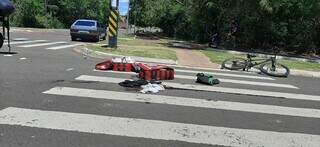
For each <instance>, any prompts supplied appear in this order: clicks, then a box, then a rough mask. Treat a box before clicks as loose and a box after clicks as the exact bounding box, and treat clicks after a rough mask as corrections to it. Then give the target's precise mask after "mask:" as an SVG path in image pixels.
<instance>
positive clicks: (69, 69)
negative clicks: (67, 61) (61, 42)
mask: <svg viewBox="0 0 320 147" xmlns="http://www.w3.org/2000/svg"><path fill="white" fill-rule="evenodd" d="M73 70H74V68H68V69H66V71H73Z"/></svg>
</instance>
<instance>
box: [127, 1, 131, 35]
mask: <svg viewBox="0 0 320 147" xmlns="http://www.w3.org/2000/svg"><path fill="white" fill-rule="evenodd" d="M129 19H130V0H129V3H128V12H127V34H129V33H130V32H131V26H130V24H129V22H130V21H129Z"/></svg>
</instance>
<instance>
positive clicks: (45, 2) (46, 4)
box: [44, 0, 48, 28]
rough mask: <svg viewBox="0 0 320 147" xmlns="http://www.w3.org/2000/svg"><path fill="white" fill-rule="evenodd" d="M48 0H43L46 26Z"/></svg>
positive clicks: (46, 23)
mask: <svg viewBox="0 0 320 147" xmlns="http://www.w3.org/2000/svg"><path fill="white" fill-rule="evenodd" d="M47 14H48V0H44V15H45V17H46V20H45V25H46V28H47V27H48V16H47Z"/></svg>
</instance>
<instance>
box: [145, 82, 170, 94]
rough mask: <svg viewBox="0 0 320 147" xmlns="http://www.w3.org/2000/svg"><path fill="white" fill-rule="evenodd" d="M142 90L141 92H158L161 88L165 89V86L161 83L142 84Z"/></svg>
mask: <svg viewBox="0 0 320 147" xmlns="http://www.w3.org/2000/svg"><path fill="white" fill-rule="evenodd" d="M141 88H142V90H141V91H140V92H141V93H148V92H151V93H158V92H160V91H161V90H165V89H164V87H163V86H162V85H160V84H150V83H149V84H148V85H142V86H141Z"/></svg>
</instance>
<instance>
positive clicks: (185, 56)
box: [175, 49, 220, 69]
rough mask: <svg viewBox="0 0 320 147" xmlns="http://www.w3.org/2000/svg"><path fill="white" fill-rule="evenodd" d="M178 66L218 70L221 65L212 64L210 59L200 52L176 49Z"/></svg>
mask: <svg viewBox="0 0 320 147" xmlns="http://www.w3.org/2000/svg"><path fill="white" fill-rule="evenodd" d="M175 51H176V53H177V57H178V64H179V65H182V66H190V67H200V68H212V69H218V68H219V67H220V65H218V64H216V63H212V62H211V61H210V59H209V58H208V57H207V56H206V55H204V54H203V53H201V52H200V51H198V50H190V49H175Z"/></svg>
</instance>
